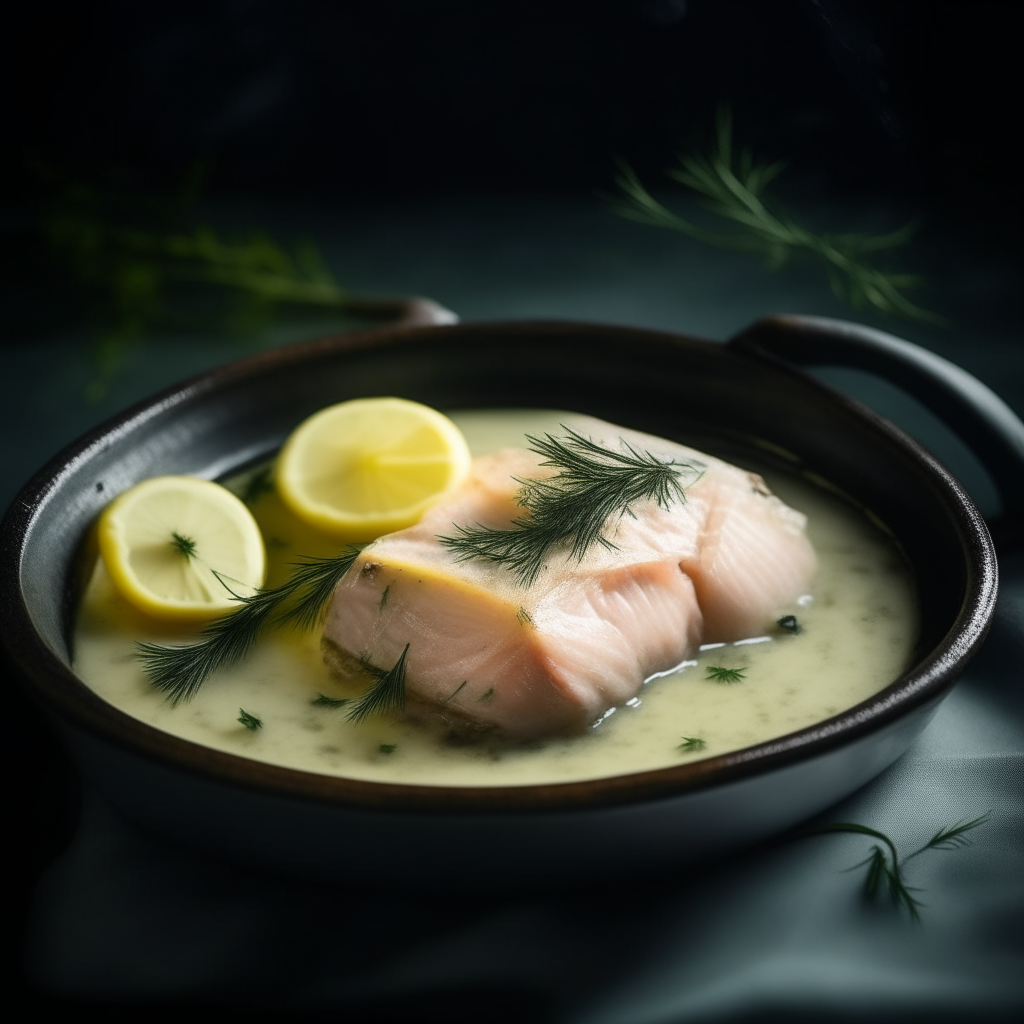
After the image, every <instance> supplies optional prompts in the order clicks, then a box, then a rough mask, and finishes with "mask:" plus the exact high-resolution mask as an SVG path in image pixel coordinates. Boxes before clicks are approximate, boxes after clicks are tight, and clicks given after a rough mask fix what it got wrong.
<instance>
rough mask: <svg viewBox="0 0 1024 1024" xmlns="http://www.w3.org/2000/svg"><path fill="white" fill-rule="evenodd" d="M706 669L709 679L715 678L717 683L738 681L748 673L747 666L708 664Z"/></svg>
mask: <svg viewBox="0 0 1024 1024" xmlns="http://www.w3.org/2000/svg"><path fill="white" fill-rule="evenodd" d="M705 671H706V672H707V675H708V679H713V680H714V681H715V682H716V683H738V682H741V681H742V680H743V678H744V677H745V676H746V673H747V670H746V669H745V668H725V667H724V666H723V665H708V667H707V669H706V670H705Z"/></svg>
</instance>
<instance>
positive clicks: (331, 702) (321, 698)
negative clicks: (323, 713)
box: [309, 693, 351, 708]
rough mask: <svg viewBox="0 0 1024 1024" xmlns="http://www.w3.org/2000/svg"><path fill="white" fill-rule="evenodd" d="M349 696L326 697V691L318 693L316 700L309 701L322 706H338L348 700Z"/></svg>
mask: <svg viewBox="0 0 1024 1024" xmlns="http://www.w3.org/2000/svg"><path fill="white" fill-rule="evenodd" d="M350 699H351V698H349V697H328V696H327V694H326V693H318V694H317V695H316V700H311V701H310V702H309V703H310V704H313V705H314V706H318V707H322V708H340V707H344V705H346V704H348V703H349V702H350Z"/></svg>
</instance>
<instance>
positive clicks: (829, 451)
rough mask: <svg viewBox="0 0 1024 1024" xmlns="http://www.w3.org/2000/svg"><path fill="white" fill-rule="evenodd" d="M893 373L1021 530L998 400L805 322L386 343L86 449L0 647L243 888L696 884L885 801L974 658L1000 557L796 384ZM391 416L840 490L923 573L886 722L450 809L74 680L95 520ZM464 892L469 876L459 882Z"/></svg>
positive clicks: (281, 354)
mask: <svg viewBox="0 0 1024 1024" xmlns="http://www.w3.org/2000/svg"><path fill="white" fill-rule="evenodd" d="M801 362H804V363H808V362H813V363H818V364H824V363H839V364H842V365H847V366H858V367H861V368H865V369H871V370H874V371H875V372H879V373H881V374H883V375H885V376H888V377H889V378H890V379H892V380H894V381H895V382H897V383H899V384H901V385H903V386H904V387H906V388H907V389H908V390H910V391H912V392H913V393H915V394H917V395H918V397H920V398H921V399H922V400H923V401H925V402H926V403H927V404H929V405H931V406H932V407H933V408H935V409H936V410H937V411H938V412H939V413H940V414H941V415H943V416H944V418H945V419H946V420H947V422H948V423H950V424H951V425H952V426H953V427H954V429H957V430H958V431H959V433H960V435H961V436H962V437H963V438H964V439H965V440H966V441H967V442H968V443H969V444H970V445H971V446H972V447H974V449H975V450H976V451H977V452H978V453H979V455H980V456H981V458H982V461H983V462H984V463H985V465H986V466H987V467H988V469H989V470H990V472H991V473H992V475H993V477H994V479H995V481H996V483H997V485H998V486H999V488H1000V491H1001V497H1002V501H1003V507H1004V511H1003V516H1002V518H1001V521H1000V523H999V524H996V525H997V526H998V528H999V530H1000V532H1001V534H1002V535H1003V536H1005V537H1007V538H1011V539H1012V537H1013V535H1014V531H1015V530H1017V529H1019V524H1020V521H1021V518H1022V511H1024V484H1022V483H1021V481H1022V480H1024V473H1022V472H1021V470H1022V468H1024V425H1022V424H1021V423H1020V421H1019V420H1018V419H1017V418H1016V417H1015V416H1014V415H1013V413H1012V412H1011V411H1010V410H1009V409H1008V408H1007V407H1006V406H1005V405H1004V404H1003V403H1002V402H1001V401H1000V400H999V399H998V398H997V397H996V396H995V395H993V394H992V392H991V391H989V390H988V389H987V388H985V387H984V385H982V384H981V383H980V382H978V381H977V380H975V379H974V378H973V377H970V376H969V375H968V374H966V373H965V372H964V371H962V370H959V369H958V368H957V367H955V366H953V365H952V364H950V363H948V362H946V361H944V360H942V359H940V358H939V357H936V356H934V355H932V354H930V353H927V352H925V351H924V350H922V349H919V348H917V347H916V346H913V345H910V344H909V343H907V342H903V341H900V340H899V339H895V338H892V337H890V336H888V335H883V334H881V333H879V332H875V331H871V330H869V329H867V328H862V327H858V326H856V325H852V324H845V323H840V322H836V321H825V320H818V319H814V318H808V317H773V318H768V319H766V320H762V321H759V322H758V323H757V324H755V325H754V326H753V327H751V328H749V329H748V330H746V331H744V332H743V333H742V334H740V335H739V336H737V337H736V338H734V339H733V340H732V341H730V342H729V343H727V344H724V345H723V344H718V343H712V342H708V341H702V340H700V339H696V338H692V337H687V336H684V335H680V334H670V333H664V332H657V331H648V330H641V329H634V328H628V327H611V326H601V325H590V324H575V323H506V324H463V325H455V326H427V327H409V326H393V327H387V328H383V329H380V330H376V331H371V332H366V333H362V334H356V335H352V334H349V335H342V336H338V337H333V338H327V339H323V340H320V341H314V342H310V343H307V344H302V345H295V346H290V347H287V348H282V349H278V350H275V351H273V352H268V353H264V354H262V355H259V356H256V357H254V358H251V359H246V360H243V361H240V362H236V363H232V364H229V365H227V366H224V367H221V368H219V369H217V370H214V371H212V372H210V373H207V374H204V375H202V376H200V377H197V378H195V379H193V380H190V381H188V382H186V383H184V384H182V385H180V386H177V387H174V388H172V389H170V390H168V391H166V392H164V393H163V394H160V395H158V396H156V397H155V398H153V399H151V400H149V401H147V402H144V403H142V404H141V405H139V406H136V407H135V408H133V409H131V410H129V411H128V412H126V413H124V414H123V415H121V416H119V417H117V418H116V419H114V420H111V421H110V422H108V423H106V424H104V425H103V426H101V427H99V428H98V429H96V430H95V431H93V432H92V433H90V434H89V435H87V436H86V437H84V438H82V439H81V440H80V441H78V442H77V443H75V444H73V445H71V446H70V447H69V448H67V449H66V450H65V451H64V452H62V453H61V454H60V455H59V456H57V457H56V458H55V459H54V460H52V461H51V462H50V463H49V464H48V465H47V466H46V467H44V468H43V469H42V470H41V471H40V472H39V473H38V474H37V475H36V476H35V477H34V478H33V479H32V480H31V481H30V482H29V484H28V485H27V486H26V487H25V488H24V490H23V491H22V492H21V494H20V495H19V496H18V498H17V499H16V500H15V502H14V503H13V505H12V506H11V508H10V510H9V511H8V513H7V516H6V518H5V520H4V525H3V534H2V537H3V549H2V555H0V557H2V562H0V564H2V567H3V568H2V574H0V580H2V584H0V586H2V595H0V597H2V617H0V628H2V634H3V639H4V642H5V644H6V645H7V647H8V648H9V650H10V652H11V654H12V656H13V658H14V660H15V662H16V663H17V664H18V665H19V666H20V668H21V670H22V672H23V674H24V678H25V682H26V685H27V686H28V687H29V689H30V692H31V693H32V695H33V696H34V697H35V698H36V699H37V700H38V701H39V702H40V703H41V704H42V705H43V707H44V708H45V709H46V710H47V712H48V713H49V714H50V715H51V716H52V718H53V719H54V721H55V722H56V724H57V726H58V729H59V730H60V732H61V733H62V734H63V736H64V737H65V739H66V741H67V744H68V746H69V747H70V749H71V751H72V753H73V755H74V757H75V759H76V761H77V763H78V764H79V766H80V768H81V770H82V772H83V773H84V774H85V776H86V777H87V779H88V780H89V781H90V782H91V784H92V785H94V786H95V787H96V788H97V789H98V790H99V791H100V792H101V793H102V794H104V795H105V796H106V798H107V799H108V800H110V802H111V803H112V804H114V805H115V806H116V807H117V808H119V809H120V810H121V811H122V812H123V813H125V814H126V815H128V816H129V817H130V818H132V819H133V820H135V821H137V822H138V823H140V824H142V825H143V826H144V827H146V828H149V829H151V830H153V831H156V832H159V833H161V834H163V835H165V836H167V837H168V838H169V839H171V840H172V841H174V842H177V843H181V844H184V845H187V846H190V847H192V848H196V849H200V850H203V851H206V852H208V853H212V854H214V855H217V856H221V857H226V858H229V859H231V860H234V861H236V862H241V863H247V864H251V865H256V866H260V867H264V868H271V869H275V870H284V871H288V872H297V873H301V874H307V875H314V876H324V877H332V878H336V877H338V872H339V871H341V870H343V869H344V868H346V867H352V868H355V867H358V870H359V873H360V878H361V879H362V880H363V881H364V882H366V883H367V884H372V883H373V882H374V881H375V880H376V881H381V882H385V881H386V882H387V884H389V885H395V884H409V885H416V886H422V885H427V886H438V887H451V886H490V885H495V884H497V885H502V886H505V885H510V884H525V885H534V884H552V883H554V884H567V883H570V882H584V881H589V880H593V879H598V878H602V877H608V876H609V875H612V874H615V873H621V872H628V871H633V870H637V869H639V868H643V869H644V870H652V869H657V868H659V867H667V866H669V865H679V864H683V863H686V862H693V861H696V860H700V859H704V858H707V857H710V856H712V855H715V854H718V853H721V852H724V851H727V850H730V849H735V848H738V847H740V846H742V845H745V844H749V843H752V842H755V841H757V840H759V839H763V838H765V837H767V836H770V835H772V834H774V833H777V832H780V831H782V830H784V829H786V828H788V827H790V826H792V825H794V824H796V823H797V822H799V821H801V820H804V819H806V818H808V817H810V816H811V815H813V814H815V813H817V812H819V811H821V810H822V809H823V808H825V807H827V806H828V805H830V804H831V803H834V802H835V801H837V800H839V799H840V798H842V797H843V796H845V795H847V794H849V793H851V792H852V791H853V790H855V789H857V788H858V787H859V786H861V785H863V784H864V783H866V782H867V781H868V780H870V779H871V778H873V777H874V776H875V775H877V774H878V773H879V772H881V771H882V770H883V769H884V768H886V767H887V766H888V765H889V764H891V763H892V762H893V761H894V760H895V759H896V758H897V757H899V756H900V754H902V753H903V752H904V751H905V750H906V749H907V747H908V746H909V745H910V744H911V743H912V742H913V740H914V739H915V738H916V736H917V735H918V734H919V733H920V732H921V730H922V729H923V728H924V726H925V725H926V723H927V721H928V719H929V718H930V717H931V715H932V714H933V712H934V711H935V709H936V707H937V705H938V703H939V701H940V700H941V699H942V697H943V696H944V695H945V694H946V693H947V692H948V690H949V688H950V687H951V685H952V684H953V682H954V681H955V679H956V678H957V676H958V675H959V674H960V673H961V672H962V671H963V669H964V668H965V666H966V665H967V663H968V662H969V660H970V658H971V657H972V656H973V655H974V653H975V652H976V651H977V650H978V648H979V646H980V644H981V642H982V640H983V639H984V637H985V634H986V632H987V629H988V626H989V623H990V621H991V617H992V613H993V609H994V605H995V598H996V590H997V568H996V557H995V550H994V546H993V543H992V540H991V537H990V534H989V530H988V529H987V527H986V524H985V522H984V520H983V519H982V517H981V516H980V514H979V513H978V511H977V509H976V508H975V506H974V504H973V503H972V502H971V500H970V498H969V497H968V496H967V495H966V493H965V492H964V490H963V488H962V487H961V486H960V485H959V484H958V482H957V481H956V480H955V479H954V478H953V477H952V476H951V475H950V474H949V473H948V472H947V471H946V470H945V469H944V468H943V467H942V466H941V465H940V464H939V463H938V462H937V461H936V460H935V459H934V458H933V457H932V456H931V455H929V454H928V452H926V451H925V450H924V449H923V448H921V447H920V446H919V445H918V444H917V443H915V442H914V441H912V440H911V439H910V438H908V437H907V436H906V435H904V434H903V433H902V432H901V431H899V430H898V429H897V428H896V427H894V426H893V425H892V424H890V423H888V422H887V421H885V420H883V419H881V418H880V417H878V416H877V415H875V414H874V413H872V412H871V411H869V410H868V409H866V408H864V407H863V406H861V405H860V404H859V403H857V402H855V401H853V400H852V399H849V398H846V397H844V396H842V395H841V394H839V393H838V392H835V391H833V390H831V389H830V388H828V387H826V386H824V385H822V384H820V383H818V382H817V381H815V380H814V379H813V378H812V377H810V376H809V375H807V374H805V373H804V372H802V371H801V370H800V369H798V368H797V367H796V365H794V364H795V363H801ZM380 394H394V395H400V396H403V397H406V398H411V399H414V400H417V401H421V402H425V403H427V404H429V405H432V406H435V407H438V408H441V409H458V408H486V407H495V408H500V407H520V408H522V407H528V406H532V407H538V408H572V409H575V410H578V411H580V412H584V413H589V414H593V415H595V416H599V417H601V418H603V419H606V420H610V421H612V422H616V423H622V424H624V425H626V426H630V427H634V428H637V429H640V430H645V431H648V432H650V433H654V434H658V435H662V436H665V437H669V438H672V439H675V440H680V441H684V442H686V443H688V444H692V445H693V446H695V447H697V448H703V449H705V450H708V451H711V452H713V453H715V454H718V455H721V456H723V457H726V458H730V457H742V456H750V455H754V456H755V457H756V459H757V460H758V461H760V462H761V463H772V462H775V463H777V464H779V465H781V466H783V467H784V468H785V469H787V470H788V471H789V472H795V473H807V474H814V475H816V477H819V478H820V477H823V478H825V479H826V480H828V481H829V482H830V483H831V484H832V485H834V486H835V487H837V488H839V489H840V490H841V491H843V492H844V493H845V494H846V495H847V496H849V498H850V499H851V500H852V501H855V502H857V503H859V504H860V505H862V506H863V507H864V508H866V509H868V510H870V512H871V513H872V514H873V515H875V516H877V517H878V518H879V519H880V520H881V521H882V522H883V523H884V524H885V525H886V526H887V528H888V529H889V530H890V531H891V532H892V534H893V535H894V537H895V539H896V540H897V542H898V543H899V544H900V545H901V546H902V547H903V549H904V551H905V552H906V555H907V557H908V558H909V560H910V562H911V563H912V565H913V567H914V570H915V572H916V574H917V579H918V584H919V591H920V602H921V609H920V611H921V622H922V628H921V636H920V641H919V644H918V648H917V653H916V656H915V660H914V664H913V666H912V667H911V668H910V669H909V670H908V671H907V672H905V673H904V674H903V675H902V676H901V677H900V678H899V679H897V680H896V681H894V682H893V683H892V685H890V686H889V687H887V688H886V689H885V690H883V691H881V692H880V693H878V694H876V695H875V696H874V697H872V698H871V699H869V700H867V701H865V702H863V703H861V704H859V705H857V706H856V707H854V708H851V709H850V710H848V711H845V712H843V713H842V714H839V715H836V716H835V717H833V718H830V719H828V720H827V721H824V722H820V723H818V724H816V725H814V726H812V727H810V728H807V729H803V730H801V731H799V732H795V733H792V734H790V735H787V736H783V737H781V738H779V739H776V740H772V741H770V742H767V743H762V744H759V745H757V746H754V747H750V748H747V749H744V750H740V751H735V752H732V753H728V754H725V755H722V756H719V757H713V758H709V759H706V760H703V761H697V762H694V763H690V764H684V765H680V766H676V767H670V768H664V769H660V770H657V771H650V772H643V773H637V774H632V775H621V776H613V777H609V778H602V779H595V780H589V781H584V782H573V783H564V784H556V785H538V786H508V787H500V788H480V787H430V786H405V785H390V784H384V783H374V782H365V781H357V780H350V779H344V778H336V777H333V776H326V775H318V774H313V773H309V772H301V771H296V770H293V769H288V768H282V767H276V766H274V765H270V764H265V763H262V762H257V761H252V760H249V759H246V758H243V757H239V756H235V755H232V754H228V753H224V752H221V751H216V750H212V749H208V748H205V747H202V746H199V745H197V744H194V743H190V742H188V741H186V740H183V739H179V738H177V737H175V736H172V735H170V734H167V733H164V732H161V731H159V730H156V729H154V728H151V727H150V726H147V725H145V724H143V723H142V722H140V721H137V720H135V719H133V718H131V717H129V716H127V715H125V714H123V713H122V712H120V711H119V710H117V709H116V708H114V707H113V706H111V705H109V704H107V703H106V702H104V701H103V700H101V699H100V698H99V697H98V696H96V695H95V694H94V693H93V692H92V691H91V690H89V689H88V688H87V687H86V686H85V685H84V684H83V683H81V682H80V681H79V680H78V679H77V678H76V677H75V675H74V673H73V672H72V670H71V668H70V661H71V657H70V650H69V634H70V621H71V613H72V610H73V607H74V602H75V599H76V585H75V558H76V552H77V551H78V550H79V549H80V546H81V543H82V540H83V537H84V536H85V534H86V532H87V530H88V528H89V526H90V525H91V523H92V522H93V521H94V519H95V517H96V516H97V514H98V513H99V511H100V510H101V509H102V508H103V506H104V505H105V504H106V503H107V502H108V501H109V500H110V499H111V498H113V497H114V496H115V495H116V494H118V493H120V492H121V491H123V490H124V489H126V488H127V487H130V486H131V485H133V484H134V483H136V482H138V481H139V480H142V479H144V478H146V477H150V476H154V475H158V474H170V473H190V474H195V475H198V476H201V477H206V478H218V477H221V476H224V475H226V474H228V473H230V472H232V471H234V470H236V469H238V468H240V467H242V466H243V465H246V464H249V463H252V462H253V461H255V460H258V459H262V458H266V457H267V456H269V455H270V454H272V453H273V452H274V451H275V450H276V449H277V448H278V447H279V446H280V444H281V443H282V441H283V439H284V438H285V436H286V435H287V434H288V432H289V431H290V430H291V429H292V428H293V427H294V426H295V425H296V424H297V423H298V422H299V421H301V420H302V419H303V418H305V417H306V416H308V415H309V414H310V413H312V412H313V411H315V410H316V409H319V408H321V407H323V406H325V405H328V404H330V403H333V402H338V401H342V400H344V399H347V398H354V397H358V396H363V395H380ZM453 865H457V866H458V870H453Z"/></svg>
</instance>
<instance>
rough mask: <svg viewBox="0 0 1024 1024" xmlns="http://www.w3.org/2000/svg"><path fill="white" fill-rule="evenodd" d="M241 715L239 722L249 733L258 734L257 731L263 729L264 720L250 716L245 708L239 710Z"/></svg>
mask: <svg viewBox="0 0 1024 1024" xmlns="http://www.w3.org/2000/svg"><path fill="white" fill-rule="evenodd" d="M238 710H239V712H240V714H239V716H238V721H239V722H241V723H242V725H244V726H245V727H246V729H248V730H249V732H256V730H257V729H262V728H263V719H262V718H257V717H256V716H255V715H250V714H249V712H248V711H246V710H245V708H239V709H238Z"/></svg>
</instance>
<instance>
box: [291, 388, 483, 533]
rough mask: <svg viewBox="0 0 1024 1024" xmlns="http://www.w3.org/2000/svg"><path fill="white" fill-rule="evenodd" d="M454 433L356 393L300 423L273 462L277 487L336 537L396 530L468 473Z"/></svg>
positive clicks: (402, 406)
mask: <svg viewBox="0 0 1024 1024" xmlns="http://www.w3.org/2000/svg"><path fill="white" fill-rule="evenodd" d="M469 464H470V454H469V447H468V446H467V444H466V439H465V438H464V437H463V436H462V432H461V431H460V430H459V428H458V427H457V426H455V424H454V423H452V421H451V420H450V419H448V417H447V416H444V415H442V414H441V413H439V412H438V411H437V410H436V409H431V408H430V407H429V406H426V405H420V403H419V402H410V401H408V400H406V399H404V398H356V399H353V400H352V401H350V402H342V403H340V404H339V405H332V406H329V407H328V408H326V409H322V410H321V411H320V412H318V413H315V414H314V415H312V416H310V418H309V419H307V420H305V421H304V422H303V423H300V424H299V426H298V427H297V428H296V429H295V431H294V432H293V433H292V435H291V436H290V437H289V438H288V440H287V442H286V443H285V446H284V448H283V449H282V450H281V454H280V456H279V458H278V461H277V470H276V483H277V491H278V494H279V495H280V496H281V499H282V501H284V503H285V504H286V505H287V506H288V507H289V508H290V509H291V511H292V512H293V513H294V514H295V515H296V516H298V517H299V518H300V519H302V520H304V521H305V522H307V523H309V524H311V525H312V526H315V527H317V528H318V529H320V530H323V531H325V532H327V533H330V534H331V535H333V536H335V537H338V538H339V539H342V540H349V541H367V540H373V539H375V538H376V537H380V536H381V535H382V534H385V533H393V532H394V531H395V530H401V529H404V528H405V527H407V526H412V525H413V523H415V522H417V520H418V519H419V518H420V516H421V515H423V513H424V512H425V511H426V510H427V508H429V507H430V506H431V505H432V504H434V503H435V502H436V501H438V499H440V498H441V497H443V496H444V495H445V494H447V493H448V492H449V491H451V490H452V489H453V488H455V487H458V485H459V484H461V483H462V481H463V480H465V478H466V476H467V474H468V473H469Z"/></svg>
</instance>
